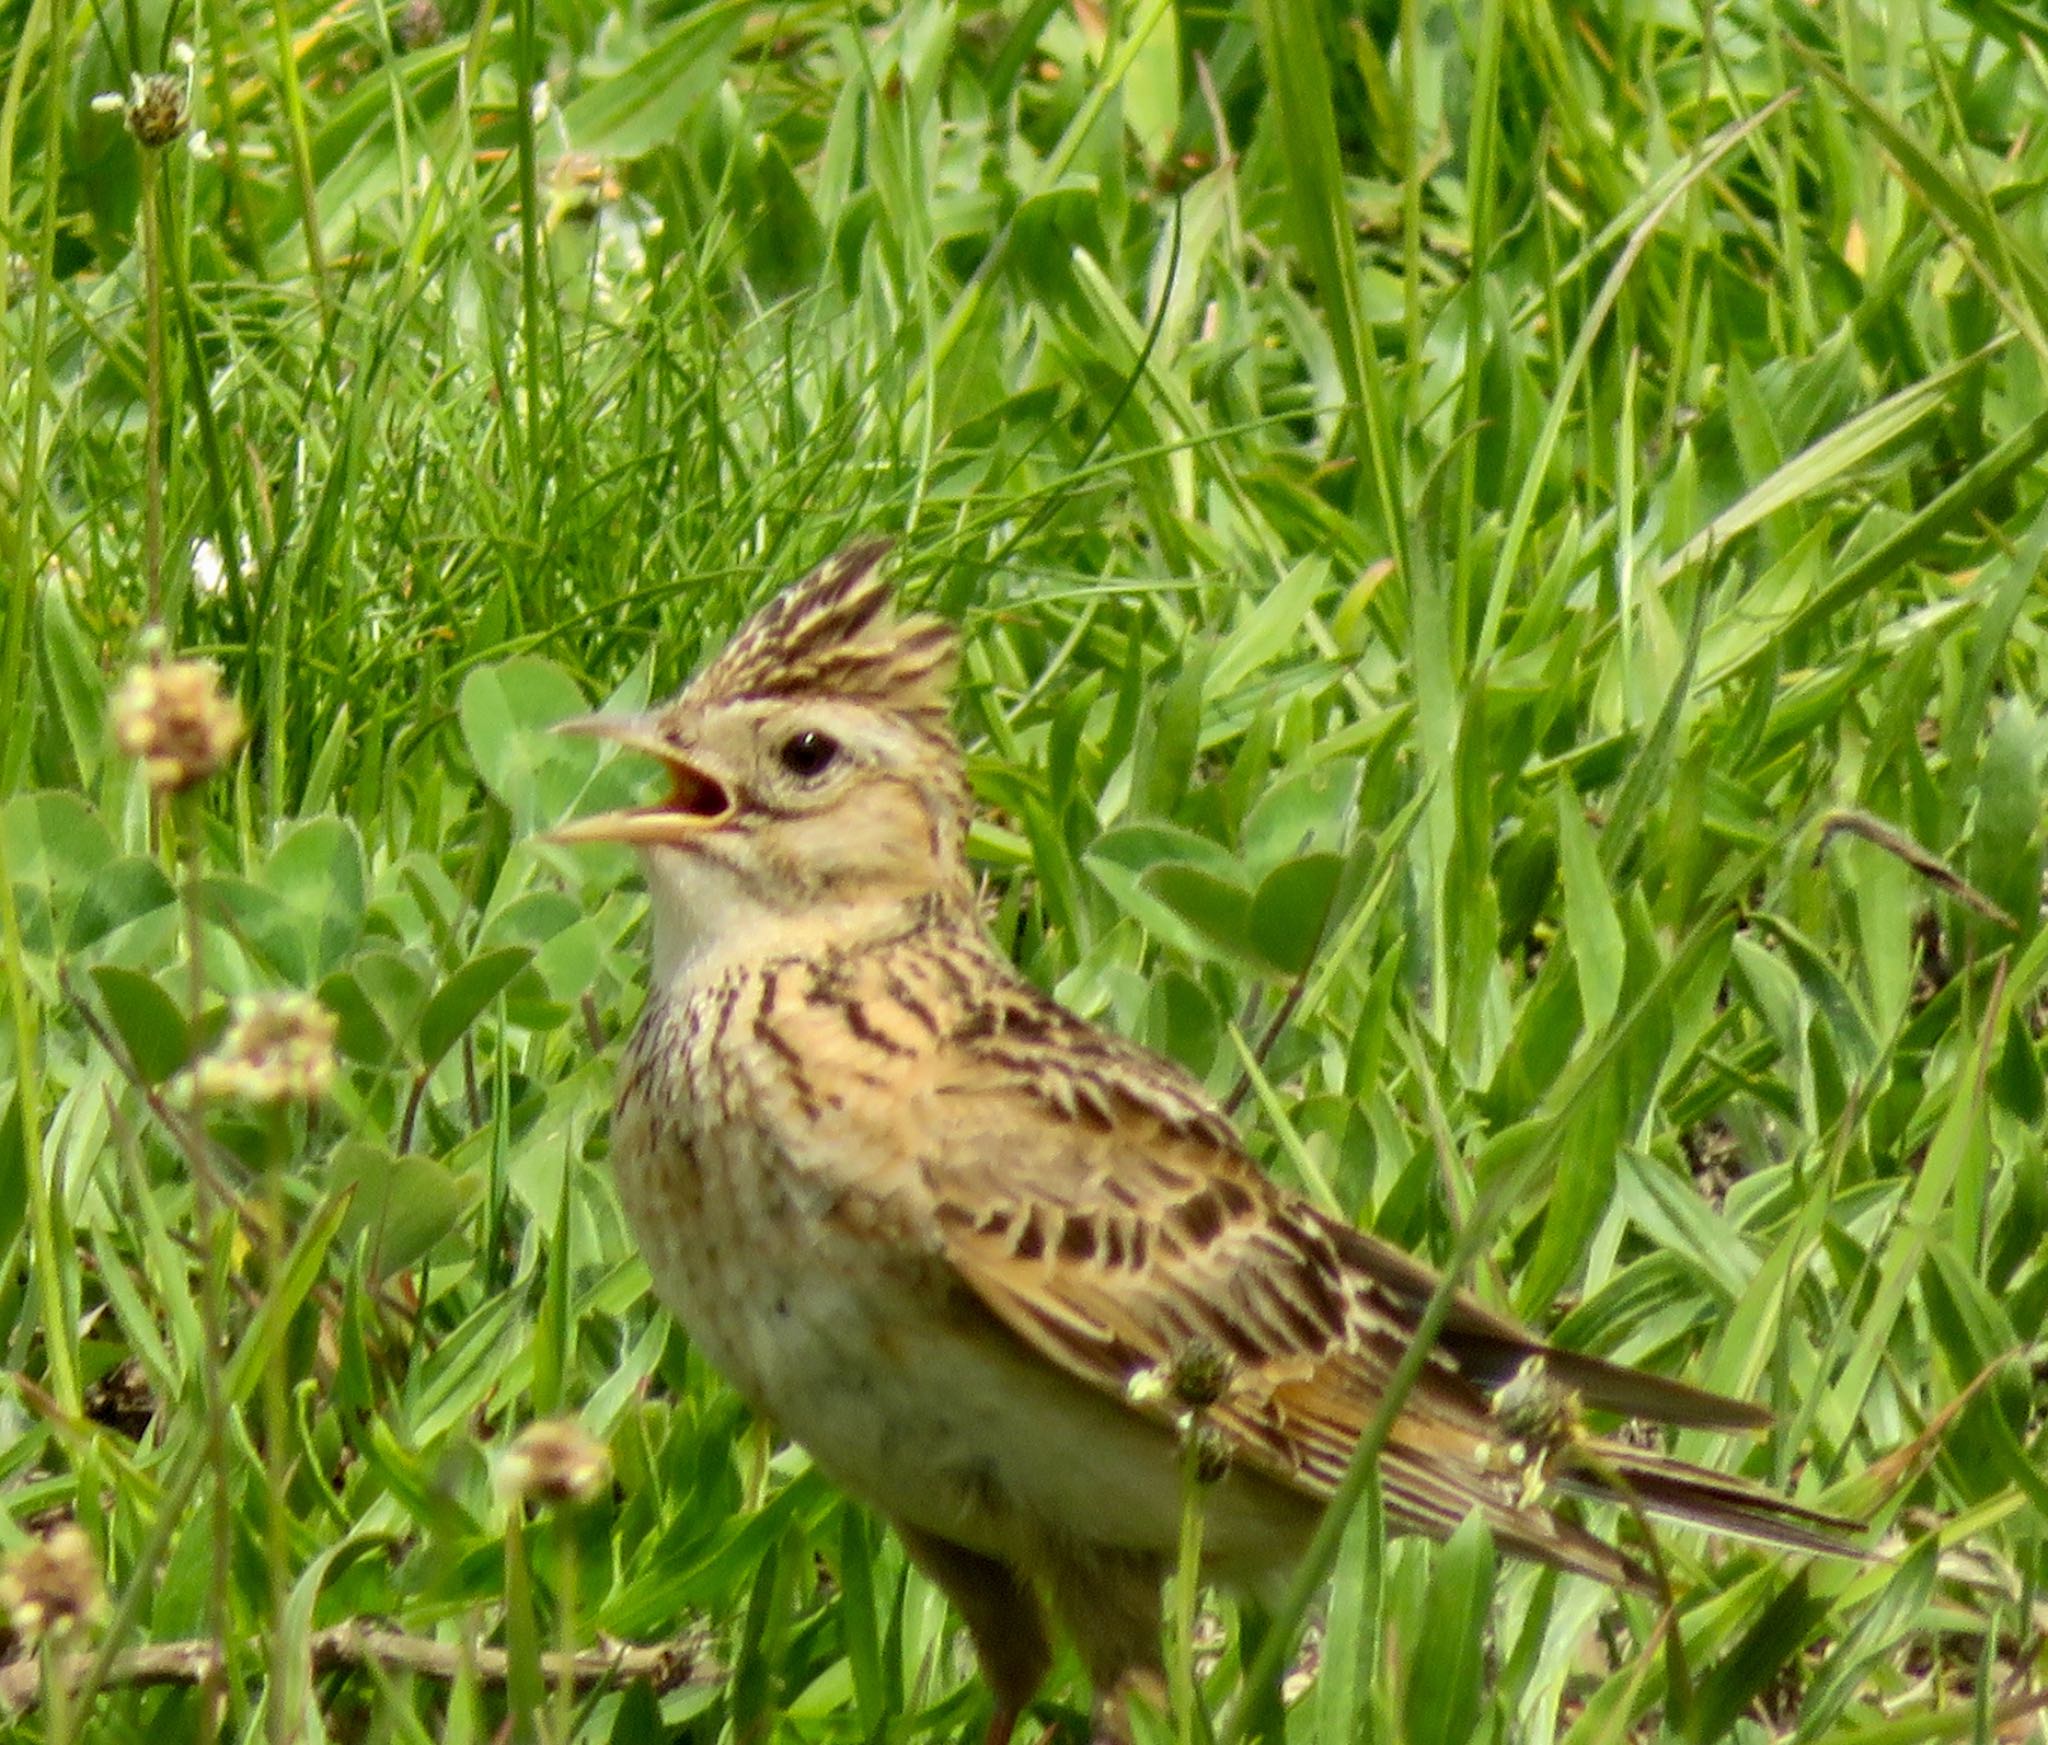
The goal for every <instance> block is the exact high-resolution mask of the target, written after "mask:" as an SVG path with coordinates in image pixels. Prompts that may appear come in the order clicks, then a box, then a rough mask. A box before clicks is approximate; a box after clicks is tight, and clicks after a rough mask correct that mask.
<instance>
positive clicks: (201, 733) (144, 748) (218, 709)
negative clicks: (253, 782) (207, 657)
mask: <svg viewBox="0 0 2048 1745" xmlns="http://www.w3.org/2000/svg"><path fill="white" fill-rule="evenodd" d="M112 718H113V726H114V743H115V744H116V745H118V746H119V747H120V748H121V749H122V750H123V751H124V752H126V753H127V754H128V755H129V756H130V757H134V758H140V759H141V760H142V773H143V776H144V778H145V779H146V780H147V781H148V783H149V785H150V786H151V787H152V788H155V789H156V790H157V791H158V792H159V793H177V792H179V791H180V790H181V789H184V788H189V787H191V786H192V785H193V784H194V783H196V782H203V781H204V780H206V778H207V777H208V776H210V775H213V774H215V773H216V772H218V771H219V770H220V769H221V768H222V767H223V766H224V765H225V764H226V763H227V761H228V759H229V758H231V757H233V756H234V755H235V750H236V748H237V747H238V746H239V745H240V744H241V743H242V711H241V708H240V707H239V706H238V705H237V704H236V702H235V700H234V698H232V697H230V696H228V695H226V694H225V693H224V692H223V691H222V690H221V688H220V670H219V669H218V668H217V667H215V666H214V665H213V664H212V663H211V662H209V661H201V660H173V661H165V662H164V663H163V664H162V665H160V666H139V667H133V668H131V669H130V670H129V673H128V676H127V678H125V679H124V680H122V681H121V689H120V690H119V691H118V692H116V693H115V696H114V705H113V710H112Z"/></svg>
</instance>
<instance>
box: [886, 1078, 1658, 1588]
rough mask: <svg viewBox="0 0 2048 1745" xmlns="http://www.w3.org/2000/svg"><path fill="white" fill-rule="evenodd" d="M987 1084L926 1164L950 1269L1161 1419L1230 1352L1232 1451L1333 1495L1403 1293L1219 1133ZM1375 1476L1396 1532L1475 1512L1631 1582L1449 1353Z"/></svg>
mask: <svg viewBox="0 0 2048 1745" xmlns="http://www.w3.org/2000/svg"><path fill="white" fill-rule="evenodd" d="M978 1078H979V1075H976V1074H972V1073H969V1074H967V1075H965V1078H964V1082H962V1081H961V1080H956V1081H955V1082H954V1083H953V1084H951V1085H950V1086H949V1087H948V1088H947V1090H946V1091H945V1092H942V1094H941V1095H940V1096H939V1097H938V1098H937V1099H936V1101H937V1103H938V1105H939V1108H940V1111H941V1113H940V1118H939V1130H938V1131H937V1132H935V1133H934V1134H933V1135H932V1138H933V1139H934V1141H935V1142H936V1143H935V1144H934V1146H933V1148H932V1150H931V1151H930V1152H929V1153H928V1157H929V1159H930V1161H928V1162H927V1164H926V1165H925V1169H924V1176H925V1185H926V1187H927V1189H928V1190H929V1192H930V1195H931V1198H932V1204H933V1208H934V1211H935V1213H936V1220H937V1227H938V1230H939V1233H940V1238H941V1242H942V1244H943V1247H944V1251H945V1254H946V1258H947V1259H948V1260H949V1262H950V1263H951V1265H952V1267H953V1269H954V1270H955V1272H956V1273H957V1274H958V1275H959V1277H960V1278H961V1279H963V1280H964V1281H965V1282H966V1283H967V1284H968V1285H969V1286H970V1287H971V1288H972V1289H973V1291H974V1292H975V1294H976V1295H977V1296H978V1297H979V1298H980V1299H981V1300H982V1302H984V1303H985V1304H986V1305H987V1306H988V1307H989V1308H990V1309H991V1310H992V1311H993V1312H994V1313H995V1314H996V1316H997V1317H998V1318H999V1319H1000V1320H1001V1321H1002V1322H1003V1323H1004V1324H1005V1325H1006V1326H1008V1327H1009V1328H1010V1329H1011V1330H1012V1331H1013V1332H1015V1333H1016V1334H1018V1335H1019V1336H1021V1337H1022V1338H1023V1339H1024V1340H1025V1341H1026V1342H1027V1343H1028V1344H1030V1345H1031V1346H1032V1347H1033V1348H1034V1349H1036V1350H1038V1351H1039V1352H1041V1353H1042V1354H1043V1355H1044V1356H1046V1357H1048V1358H1050V1359H1051V1360H1052V1361H1053V1362H1055V1363H1057V1364H1058V1365H1059V1366H1060V1367H1061V1368H1063V1369H1065V1370H1066V1371H1067V1372H1069V1373H1070V1374H1073V1375H1076V1376H1078V1377H1080V1378H1081V1379H1082V1380H1084V1381H1087V1382H1090V1383H1092V1384H1093V1385H1095V1386H1096V1387H1099V1388H1101V1389H1102V1390H1104V1391H1105V1392H1107V1393H1112V1394H1115V1395H1117V1396H1119V1397H1120V1398H1122V1399H1124V1400H1125V1401H1126V1402H1128V1403H1129V1404H1130V1406H1131V1409H1132V1410H1134V1411H1137V1412H1140V1413H1142V1414H1144V1415H1145V1416H1147V1417H1149V1418H1152V1419H1153V1420H1154V1421H1156V1422H1159V1423H1161V1424H1164V1425H1167V1426H1169V1427H1171V1426H1172V1425H1173V1424H1174V1423H1175V1422H1176V1421H1177V1419H1178V1418H1179V1417H1180V1415H1181V1414H1182V1413H1183V1412H1184V1411H1185V1409H1186V1408H1185V1406H1184V1404H1182V1403H1181V1402H1180V1401H1179V1400H1177V1399H1176V1398H1175V1397H1174V1396H1173V1391H1172V1378H1173V1376H1174V1374H1175V1371H1176V1366H1177V1365H1178V1364H1179V1363H1181V1362H1182V1360H1183V1359H1185V1358H1186V1356H1187V1354H1188V1353H1189V1352H1190V1350H1192V1349H1196V1348H1200V1347H1207V1348H1208V1349H1209V1350H1211V1351H1216V1352H1221V1353H1222V1354H1223V1355H1224V1357H1225V1358H1226V1359H1227V1360H1228V1382H1227V1385H1226V1387H1225V1390H1224V1393H1223V1395H1222V1398H1221V1399H1220V1400H1218V1401H1217V1403H1216V1404H1215V1405H1214V1406H1213V1407H1211V1408H1209V1410H1208V1422H1209V1424H1210V1425H1211V1426H1212V1427H1213V1429H1214V1430H1215V1431H1217V1432H1218V1433H1219V1434H1220V1435H1221V1436H1222V1437H1223V1438H1224V1441H1225V1443H1226V1446H1227V1448H1228V1451H1229V1453H1230V1455H1231V1457H1232V1459H1233V1460H1234V1461H1235V1462H1238V1463H1241V1464H1243V1465H1245V1466H1247V1467H1249V1468H1251V1469H1253V1470H1256V1471H1258V1472H1261V1473H1264V1474H1265V1475H1266V1476H1268V1477H1270V1478H1274V1479H1278V1480H1280V1481H1281V1482H1283V1483H1285V1484H1287V1485H1289V1486H1291V1487H1293V1488H1295V1489H1298V1490H1300V1491H1303V1492H1305V1493H1306V1494H1308V1495H1310V1496H1314V1497H1324V1496H1327V1495H1329V1494H1330V1492H1331V1491H1332V1490H1333V1489H1334V1488H1335V1486H1336V1484H1337V1482H1338V1480H1339V1479H1340V1477H1341V1476H1342V1474H1343V1472H1344V1470H1345V1468H1346V1466H1347V1465H1348V1464H1349V1462H1350V1459H1351V1455H1352V1451H1353V1449H1354V1448H1355V1447H1356V1445H1357V1442H1358V1439H1359V1436H1360V1435H1361V1434H1362V1433H1363V1431H1364V1428H1365V1425H1366V1423H1367V1421H1368V1420H1369V1419H1370V1417H1371V1416H1372V1414H1373V1413H1374V1411H1375V1410H1376V1408H1377V1405H1378V1402H1379V1401H1380V1399H1381V1398H1382V1397H1383V1393H1384V1389H1385V1386H1386V1383H1387V1380H1388V1378H1389V1376H1390V1375H1391V1373H1392V1371H1393V1369H1394V1366H1395V1364H1396V1363H1397V1362H1398V1361H1399V1359H1400V1357H1401V1353H1402V1350H1403V1348H1404V1346H1405V1342H1406V1339H1407V1336H1408V1326H1407V1324H1406V1323H1405V1321H1404V1318H1403V1315H1402V1313H1401V1307H1400V1305H1399V1304H1398V1303H1396V1302H1394V1301H1392V1300H1390V1299H1388V1298H1385V1297H1384V1296H1383V1295H1382V1294H1381V1293H1380V1292H1379V1290H1378V1289H1377V1288H1376V1287H1375V1286H1374V1285H1373V1283H1372V1282H1371V1280H1370V1279H1369V1278H1366V1277H1364V1276H1363V1275H1361V1274H1360V1273H1359V1272H1358V1271H1357V1270H1356V1268H1355V1267H1353V1266H1351V1265H1349V1264H1348V1263H1347V1259H1346V1256H1345V1255H1344V1253H1343V1251H1342V1247H1341V1244H1340V1241H1339V1239H1338V1237H1337V1235H1336V1233H1335V1231H1334V1230H1333V1228H1332V1227H1331V1226H1329V1225H1327V1224H1326V1222H1325V1221H1324V1220H1322V1219H1321V1218H1320V1217H1319V1216H1318V1215H1317V1214H1316V1213H1314V1212H1313V1210H1312V1209H1310V1208H1309V1207H1307V1206H1305V1205H1303V1204H1302V1203H1301V1202H1299V1201H1296V1200H1293V1199H1292V1198H1290V1197H1289V1196H1287V1195H1285V1194H1283V1193H1282V1192H1281V1191H1280V1190H1278V1189H1276V1188H1275V1187H1274V1186H1273V1185H1272V1184H1271V1183H1269V1182H1267V1181H1266V1180H1265V1179H1264V1178H1263V1177H1262V1176H1260V1175H1259V1174H1258V1173H1257V1171H1256V1170H1255V1169H1253V1167H1252V1166H1251V1165H1250V1164H1249V1163H1248V1162H1246V1161H1245V1160H1244V1159H1243V1158H1242V1157H1241V1156H1240V1155H1238V1154H1236V1153H1234V1152H1227V1151H1222V1150H1219V1149H1218V1148H1217V1146H1216V1145H1215V1144H1214V1142H1213V1140H1212V1139H1211V1138H1210V1137H1208V1136H1206V1135H1203V1134H1190V1133H1188V1132H1186V1131H1184V1130H1179V1129H1177V1128H1176V1127H1175V1126H1174V1125H1173V1124H1171V1123H1170V1122H1168V1121H1165V1120H1162V1119H1160V1118H1158V1117H1157V1116H1155V1115H1153V1114H1152V1113H1150V1112H1149V1111H1147V1110H1145V1109H1143V1108H1142V1107H1133V1106H1131V1105H1129V1104H1124V1105H1122V1106H1120V1107H1117V1108H1115V1109H1113V1110H1097V1111H1095V1112H1094V1113H1093V1115H1092V1116H1091V1117H1090V1118H1085V1119H1082V1118H1067V1117H1064V1116H1062V1115H1060V1114H1057V1113H1054V1112H1051V1111H1049V1110H1048V1109H1047V1108H1046V1107H1044V1106H1043V1105H1042V1104H1041V1103H1038V1102H1037V1101H1036V1100H1035V1099H1033V1098H1032V1097H1030V1096H1028V1095H1025V1094H1022V1093H1020V1092H1018V1091H1017V1090H1015V1089H1014V1088H1010V1087H1003V1086H998V1085H993V1084H991V1083H989V1082H987V1081H986V1080H985V1079H983V1080H980V1082H976V1080H977V1079H978ZM1504 1325H1505V1324H1504ZM1381 1482H1382V1486H1383V1494H1384V1496H1385V1500H1386V1506H1387V1511H1388V1515H1389V1518H1390V1520H1391V1521H1392V1523H1393V1524H1394V1525H1395V1526H1396V1527H1398V1528H1401V1529H1405V1530H1408V1531H1417V1532H1423V1533H1427V1534H1430V1535H1432V1536H1435V1537H1442V1536H1443V1535H1445V1534H1447V1533H1449V1532H1450V1531H1451V1530H1452V1529H1453V1528H1454V1527H1456V1526H1457V1524H1458V1523H1459V1522H1460V1521H1461V1520H1463V1519H1464V1518H1465V1516H1466V1515H1467V1514H1469V1513H1470V1512H1471V1511H1472V1510H1473V1509H1474V1508H1479V1509H1481V1510H1483V1511H1484V1512H1485V1513H1486V1514H1487V1515H1488V1517H1489V1518H1490V1520H1491V1523H1492V1525H1493V1527H1494V1530H1495V1532H1496V1534H1497V1535H1498V1536H1500V1537H1502V1538H1503V1539H1504V1540H1506V1541H1507V1542H1508V1543H1509V1544H1510V1546H1511V1547H1512V1548H1514V1549H1517V1550H1520V1551H1522V1552H1524V1553H1525V1554H1529V1555H1535V1556H1539V1557H1542V1558H1544V1559H1546V1560H1547V1561H1551V1562H1556V1563H1560V1564H1563V1565H1564V1566H1566V1567H1568V1568H1576V1569H1582V1570H1585V1571H1587V1572H1588V1573H1592V1574H1596V1575H1599V1576H1601V1577H1602V1578H1604V1579H1608V1580H1627V1579H1630V1577H1631V1574H1632V1570H1631V1568H1630V1566H1629V1565H1628V1564H1627V1563H1626V1561H1625V1560H1624V1559H1622V1558H1620V1557H1619V1556H1618V1555H1617V1554H1616V1553H1614V1552H1613V1551H1611V1550H1610V1549H1609V1548H1608V1547H1606V1546H1604V1545H1601V1544H1599V1543H1598V1542H1597V1541H1595V1540H1593V1539H1591V1538H1590V1537H1588V1536H1587V1535H1585V1534H1583V1533H1582V1532H1580V1531H1579V1530H1577V1529H1575V1528H1572V1527H1570V1526H1568V1525H1565V1524H1562V1523H1559V1522H1557V1521H1555V1520H1554V1519H1553V1518H1552V1517H1551V1516H1550V1514H1549V1513H1548V1511H1547V1510H1542V1509H1537V1508H1532V1507H1530V1506H1529V1505H1528V1504H1527V1503H1526V1502H1525V1501H1524V1500H1523V1497H1522V1494H1521V1491H1522V1486H1521V1479H1520V1474H1519V1473H1518V1472H1517V1471H1516V1470H1515V1469H1514V1467H1513V1465H1512V1463H1511V1462H1510V1461H1509V1460H1508V1459H1507V1458H1506V1452H1505V1440H1504V1438H1503V1437H1502V1435H1501V1432H1500V1429H1499V1426H1498V1423H1497V1421H1496V1420H1495V1419H1494V1417H1493V1415H1492V1414H1491V1412H1490V1411H1489V1409H1488V1407H1487V1403H1486V1400H1485V1397H1484V1395H1483V1394H1482V1393H1481V1392H1480V1391H1479V1389H1478V1388H1476V1387H1475V1386H1474V1385H1473V1383H1472V1381H1471V1380H1469V1379H1468V1378H1467V1377H1465V1376H1464V1375H1462V1374H1461V1373H1459V1371H1458V1369H1457V1367H1456V1364H1455V1361H1454V1359H1453V1358H1452V1357H1451V1356H1450V1355H1449V1354H1448V1353H1445V1354H1444V1355H1442V1356H1440V1357H1439V1358H1437V1359H1436V1360H1434V1361H1432V1362H1431V1363H1430V1364H1429V1365H1428V1367H1426V1368H1425V1370H1424V1371H1423V1374H1422V1377H1421V1379H1420V1381H1419V1382H1418V1384H1417V1385H1416V1387H1415V1388H1414V1389H1413V1390H1412V1392H1411V1393H1410V1394H1409V1396H1408V1399H1407V1401H1406V1402H1405V1404H1404V1406H1403V1409H1402V1412H1401V1415H1400V1417H1399V1418H1398V1419H1397V1421H1396V1423H1395V1426H1394V1431H1393V1434H1392V1437H1391V1438H1390V1440H1389V1442H1388V1445H1387V1448H1386V1451H1385V1453H1384V1455H1383V1457H1382V1462H1381Z"/></svg>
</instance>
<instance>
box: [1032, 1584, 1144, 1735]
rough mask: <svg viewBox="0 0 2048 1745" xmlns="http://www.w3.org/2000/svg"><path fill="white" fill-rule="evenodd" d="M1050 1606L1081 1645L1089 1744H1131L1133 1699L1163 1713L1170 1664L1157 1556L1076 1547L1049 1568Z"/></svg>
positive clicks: (1075, 1644) (1078, 1644)
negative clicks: (1088, 1694) (1163, 1641)
mask: <svg viewBox="0 0 2048 1745" xmlns="http://www.w3.org/2000/svg"><path fill="white" fill-rule="evenodd" d="M1045 1575H1046V1580H1047V1584H1048V1586H1049V1587H1050V1588H1051V1590H1052V1603H1053V1610H1054V1611H1056V1612H1057V1613H1058V1614H1059V1618H1060V1622H1061V1624H1063V1625H1064V1626H1065V1627H1066V1631H1067V1634H1068V1635H1070V1636H1071V1637H1073V1639H1074V1646H1075V1647H1076V1648H1077V1649H1079V1650H1080V1654H1081V1661H1082V1664H1083V1665H1085V1666H1086V1667H1087V1668H1088V1677H1089V1679H1090V1681H1091V1682H1092V1683H1093V1685H1094V1687H1095V1705H1094V1710H1093V1712H1092V1714H1091V1716H1090V1720H1089V1736H1090V1739H1091V1741H1092V1745H1130V1739H1131V1698H1132V1697H1134V1696H1136V1697H1140V1698H1142V1699H1143V1700H1144V1702H1145V1704H1146V1705H1147V1706H1148V1707H1150V1708H1155V1709H1157V1710H1159V1711H1160V1712H1161V1713H1162V1714H1163V1713H1165V1712H1166V1707H1167V1700H1166V1662H1165V1660H1164V1658H1163V1656H1162V1654H1161V1652H1160V1642H1159V1631H1160V1603H1159V1586H1160V1583H1161V1582H1162V1581H1163V1580H1164V1579H1165V1566H1164V1565H1163V1563H1162V1562H1161V1561H1160V1559H1159V1558H1157V1557H1153V1556H1148V1555H1145V1554H1143V1553H1139V1552H1131V1551H1106V1550H1103V1549H1102V1548H1100V1547H1096V1546H1087V1547H1083V1546H1073V1547H1070V1548H1068V1549H1067V1550H1066V1551H1064V1552H1063V1553H1062V1554H1061V1555H1059V1556H1056V1557H1055V1558H1053V1559H1052V1560H1051V1561H1050V1563H1049V1564H1048V1566H1047V1568H1046V1570H1045Z"/></svg>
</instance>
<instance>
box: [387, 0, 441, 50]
mask: <svg viewBox="0 0 2048 1745" xmlns="http://www.w3.org/2000/svg"><path fill="white" fill-rule="evenodd" d="M447 34H448V26H447V24H446V22H445V21H444V20H443V19H442V17H441V8H440V7H438V6H436V5H435V4H434V0H405V5H404V7H403V8H401V9H400V11H399V14H398V40H399V43H400V44H401V45H402V46H403V47H405V48H409V49H414V48H426V47H428V46H429V45H430V44H433V43H437V42H439V41H440V40H441V38H442V37H444V36H446V35H447Z"/></svg>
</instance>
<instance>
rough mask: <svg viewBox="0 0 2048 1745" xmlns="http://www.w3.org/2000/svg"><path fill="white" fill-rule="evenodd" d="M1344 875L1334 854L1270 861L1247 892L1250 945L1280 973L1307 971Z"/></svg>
mask: <svg viewBox="0 0 2048 1745" xmlns="http://www.w3.org/2000/svg"><path fill="white" fill-rule="evenodd" d="M1343 876H1344V857H1343V856H1342V855H1339V854H1305V855H1303V856H1302V857H1301V858H1300V859H1299V860H1290V861H1286V862H1284V863H1283V864H1281V865H1279V866H1277V867H1275V868H1274V869H1273V870H1272V871H1271V872H1269V873H1268V874H1267V875H1266V876H1265V877H1264V878H1263V879H1262V880H1260V881H1259V888H1258V890H1257V892H1256V893H1254V895H1253V897H1252V904H1251V914H1250V917H1249V927H1248V931H1247V935H1246V937H1247V938H1248V940H1249V942H1250V944H1251V947H1252V949H1253V950H1254V951H1256V952H1257V953H1258V954H1259V955H1260V956H1261V957H1263V958H1264V959H1265V960H1266V961H1267V962H1268V963H1270V964H1272V965H1273V967H1274V968H1275V969H1277V970H1279V971H1280V972H1281V973H1282V974H1283V975H1290V976H1299V975H1306V974H1307V973H1308V970H1309V967H1310V965H1312V964H1313V963H1314V962H1315V958H1316V951H1317V948H1318V947H1319V946H1320V945H1321V944H1322V942H1323V935H1324V933H1325V932H1326V931H1327V929H1328V927H1329V924H1330V905H1331V903H1332V901H1333V900H1334V899H1335V897H1336V895H1337V882H1338V880H1339V879H1341V878H1342V877H1343Z"/></svg>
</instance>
